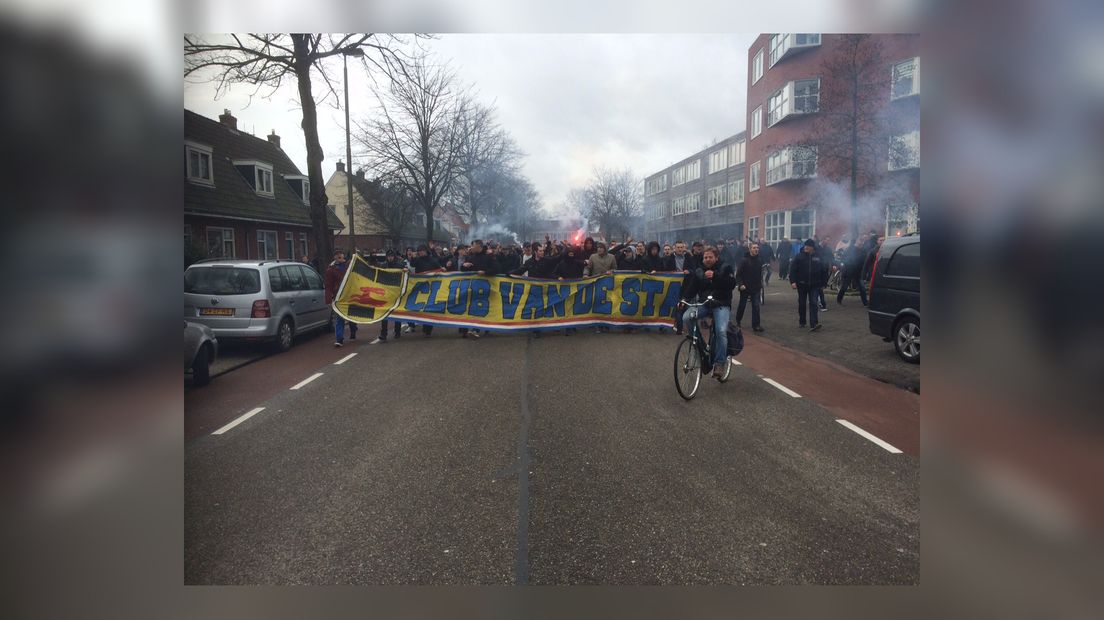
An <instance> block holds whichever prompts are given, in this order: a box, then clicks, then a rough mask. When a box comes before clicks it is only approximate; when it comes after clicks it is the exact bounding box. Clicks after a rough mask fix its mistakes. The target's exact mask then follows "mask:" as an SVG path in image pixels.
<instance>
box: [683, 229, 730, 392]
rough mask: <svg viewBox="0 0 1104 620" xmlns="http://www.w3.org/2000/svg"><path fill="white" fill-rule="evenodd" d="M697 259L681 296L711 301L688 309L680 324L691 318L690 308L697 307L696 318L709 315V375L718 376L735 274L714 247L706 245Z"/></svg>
mask: <svg viewBox="0 0 1104 620" xmlns="http://www.w3.org/2000/svg"><path fill="white" fill-rule="evenodd" d="M701 261H702V264H701V266H700V267H698V268H696V269H695V270H694V271H691V272H690V274H689V275H688V276H687V278H686V284H685V289H684V290H683V292H682V297H683V298H684V299H690V300H696V301H699V302H701V301H705V300H706V298H708V297H710V296H712V297H713V300H712V301H710V302H709V303H707V304H706V305H704V306H702V307H701V308H690V309H688V310H687V311H686V312H685V313H684V314H683V318H682V320H683V323H684V324H685V323H686V321H690V320H693V319H692V317H691V313H692V312H693V311H694V310H698V315H697V318H699V319H703V318H705V317H707V316H710V315H712V317H713V335H712V338H711V339H710V342H711V343H712V348H713V360H712V361H713V376H714V377H721V376H722V375H723V374H724V369H725V358H726V357H727V356H728V339H727V338H726V336H725V330H726V329H727V327H728V318H729V315H730V314H731V312H732V289H734V288H736V276H735V275H734V274H733V271H732V266H731V265H726V264H724V262H722V261H721V259H720V258H719V256H718V252H717V248H715V247H713V246H707V247H706V248H705V250H703V251H702V258H701Z"/></svg>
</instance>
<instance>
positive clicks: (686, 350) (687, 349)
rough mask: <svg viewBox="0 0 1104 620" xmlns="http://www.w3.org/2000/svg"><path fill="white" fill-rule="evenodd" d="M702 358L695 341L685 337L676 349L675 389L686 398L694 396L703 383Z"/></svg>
mask: <svg viewBox="0 0 1104 620" xmlns="http://www.w3.org/2000/svg"><path fill="white" fill-rule="evenodd" d="M701 375H702V368H701V358H700V357H699V356H698V350H697V349H696V348H694V341H693V340H691V339H689V338H685V339H683V341H682V342H681V343H679V346H678V350H677V351H675V389H677V390H678V393H679V396H681V397H683V398H684V399H685V400H690V399H691V398H694V395H695V394H697V393H698V386H699V385H701Z"/></svg>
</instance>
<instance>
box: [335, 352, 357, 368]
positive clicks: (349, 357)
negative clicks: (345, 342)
mask: <svg viewBox="0 0 1104 620" xmlns="http://www.w3.org/2000/svg"><path fill="white" fill-rule="evenodd" d="M354 357H356V353H350V354H348V355H346V356H345V357H343V358H341V359H339V360H337V361H336V362H334V366H340V365H342V364H344V363H345V362H347V361H349V360H351V359H353V358H354Z"/></svg>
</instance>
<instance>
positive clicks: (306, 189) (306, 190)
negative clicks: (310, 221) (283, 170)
mask: <svg viewBox="0 0 1104 620" xmlns="http://www.w3.org/2000/svg"><path fill="white" fill-rule="evenodd" d="M303 204H305V205H310V179H303Z"/></svg>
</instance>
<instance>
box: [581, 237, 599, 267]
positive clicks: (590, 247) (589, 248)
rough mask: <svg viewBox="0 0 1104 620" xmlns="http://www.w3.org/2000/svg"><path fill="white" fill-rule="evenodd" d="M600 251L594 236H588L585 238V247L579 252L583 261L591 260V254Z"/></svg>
mask: <svg viewBox="0 0 1104 620" xmlns="http://www.w3.org/2000/svg"><path fill="white" fill-rule="evenodd" d="M597 251H598V246H597V245H595V243H594V237H587V238H586V239H583V249H582V250H581V251H580V252H579V257H580V258H582V259H583V261H584V262H585V261H588V260H590V255H591V254H594V253H595V252H597Z"/></svg>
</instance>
